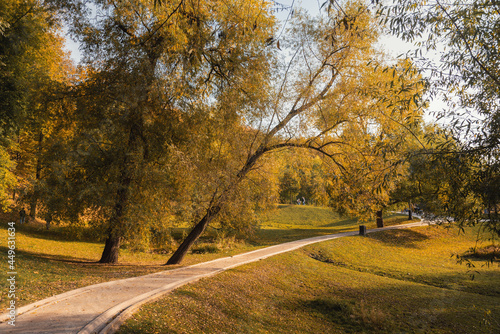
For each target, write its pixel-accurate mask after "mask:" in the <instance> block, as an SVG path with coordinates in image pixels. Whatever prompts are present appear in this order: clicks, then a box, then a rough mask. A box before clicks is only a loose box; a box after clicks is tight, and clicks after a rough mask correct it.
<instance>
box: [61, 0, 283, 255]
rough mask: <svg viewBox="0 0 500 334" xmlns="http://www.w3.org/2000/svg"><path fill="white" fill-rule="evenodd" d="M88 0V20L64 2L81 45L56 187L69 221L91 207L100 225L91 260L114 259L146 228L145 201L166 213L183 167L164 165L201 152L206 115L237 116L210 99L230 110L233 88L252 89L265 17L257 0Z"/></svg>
mask: <svg viewBox="0 0 500 334" xmlns="http://www.w3.org/2000/svg"><path fill="white" fill-rule="evenodd" d="M93 5H94V8H93V10H95V11H96V12H98V13H99V15H97V16H96V17H90V16H89V14H88V13H86V11H85V9H86V8H85V7H82V6H81V4H80V2H79V1H73V2H71V3H69V4H68V6H73V7H74V8H75V10H72V13H74V14H76V15H75V16H74V18H73V25H72V27H73V28H72V33H73V34H74V35H75V36H76V37H77V38H78V39H79V40H80V42H81V43H82V45H83V70H84V72H83V73H82V76H81V78H80V83H79V84H78V87H77V88H76V89H75V96H76V98H77V108H76V110H75V113H74V115H73V116H74V117H75V121H76V124H77V125H78V127H77V128H78V130H77V132H76V133H75V135H74V137H73V140H72V144H71V146H72V147H73V148H72V149H71V150H69V151H68V156H67V158H66V163H65V164H66V165H67V166H70V167H69V168H66V169H65V170H64V172H65V173H66V177H65V179H69V180H71V182H70V184H69V185H68V184H67V183H65V182H62V184H61V187H63V188H64V187H66V186H68V189H67V193H68V196H67V205H68V207H71V208H72V209H71V210H70V211H68V215H70V216H71V217H72V218H73V219H75V220H78V219H81V217H82V216H84V215H85V212H88V211H89V210H90V211H91V212H93V213H94V215H97V216H98V219H97V221H99V222H101V223H103V228H104V229H105V231H106V232H105V234H106V236H107V237H106V243H105V248H104V251H103V254H102V257H101V259H100V262H101V263H113V262H116V261H118V254H119V248H120V245H121V244H122V242H123V240H124V238H126V237H127V236H129V235H130V234H133V233H134V231H137V227H136V226H137V225H142V224H146V222H142V221H141V222H137V221H134V219H135V218H137V217H139V216H140V213H141V212H142V213H144V212H146V211H148V210H153V209H152V204H153V203H155V204H157V203H162V206H161V207H160V208H156V209H163V210H167V209H169V204H168V203H169V202H170V197H172V196H171V195H172V194H173V193H175V191H176V183H182V182H179V181H178V180H177V178H176V175H181V174H182V173H183V171H178V169H177V166H175V165H173V162H175V160H176V158H177V156H178V153H179V154H181V153H182V150H184V149H185V148H187V149H188V150H186V151H191V148H192V152H202V153H205V152H203V151H202V150H200V149H198V147H202V145H212V144H213V143H210V141H208V140H206V139H207V138H201V137H200V136H199V134H198V131H199V132H200V133H203V132H204V130H205V128H203V127H204V126H205V125H208V127H207V128H208V129H211V127H210V124H208V123H206V122H208V121H211V120H212V118H214V119H215V120H217V121H219V120H220V118H219V117H221V118H224V117H225V118H226V119H227V120H228V123H227V124H229V125H231V124H234V122H235V121H234V120H235V119H238V118H239V117H241V116H240V115H239V114H237V113H236V111H235V108H222V107H220V106H219V107H217V103H216V102H217V101H221V100H223V99H227V101H226V102H224V103H225V104H223V106H227V105H229V106H230V105H231V103H232V102H231V101H230V99H231V98H232V96H231V94H233V95H234V94H235V93H234V92H235V91H238V92H239V93H238V94H240V95H241V94H243V93H242V92H243V91H244V94H246V97H245V98H246V99H247V100H249V99H251V94H253V93H254V91H255V90H256V88H252V89H247V87H246V86H249V83H252V81H258V82H260V83H262V81H261V79H259V77H260V76H262V75H263V74H265V73H266V69H265V67H266V66H268V62H267V61H266V50H265V48H262V46H263V45H264V42H265V40H266V39H267V37H268V34H269V33H268V32H269V29H271V28H272V24H273V20H272V19H271V17H270V16H269V15H268V14H267V13H266V11H265V7H266V5H265V3H264V4H263V3H262V2H260V1H234V2H225V1H217V0H213V1H211V0H210V1H190V0H179V1H176V2H169V3H166V2H165V3H162V6H154V3H153V2H152V1H147V0H145V1H139V0H137V1H128V2H109V1H100V0H96V1H94V2H93ZM76 9H81V11H78V10H76ZM88 10H90V9H89V8H87V11H88ZM263 49H264V51H262V50H263ZM253 86H254V87H258V86H256V85H255V84H253ZM264 86H265V85H264ZM245 98H238V100H242V99H245ZM208 147H209V148H210V150H209V151H208V152H207V154H208V153H211V152H213V149H211V147H210V146H208ZM153 189H154V191H153ZM144 194H148V195H149V196H150V197H146V198H145V197H143V195H144ZM151 197H154V199H151ZM170 209H172V208H170ZM172 210H173V209H172ZM138 213H139V214H138Z"/></svg>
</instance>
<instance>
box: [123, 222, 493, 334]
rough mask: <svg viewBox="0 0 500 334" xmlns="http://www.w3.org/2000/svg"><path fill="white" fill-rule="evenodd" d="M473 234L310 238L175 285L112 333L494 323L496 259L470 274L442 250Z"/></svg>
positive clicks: (482, 329)
mask: <svg viewBox="0 0 500 334" xmlns="http://www.w3.org/2000/svg"><path fill="white" fill-rule="evenodd" d="M474 243H475V235H474V234H472V233H471V234H470V235H458V234H457V233H456V231H452V230H446V229H443V228H439V227H423V228H415V229H411V230H398V231H387V232H380V233H375V234H370V235H369V236H368V237H360V236H357V237H348V238H342V239H336V240H333V241H328V242H323V243H319V244H314V245H310V246H308V247H305V248H303V249H300V250H297V251H294V252H291V253H286V254H281V255H278V256H275V257H272V258H269V259H266V260H263V261H259V262H257V263H252V264H248V265H245V266H242V267H238V268H235V269H234V270H231V271H229V272H224V273H222V274H219V275H217V276H214V277H210V278H206V279H203V280H201V281H198V282H196V283H193V284H190V285H187V286H184V287H181V288H179V289H177V290H176V291H175V292H173V293H171V294H169V295H167V296H166V297H165V298H163V299H161V300H159V301H157V302H155V303H152V304H150V305H147V306H144V307H143V308H142V309H141V310H140V312H138V313H137V314H136V315H134V317H133V318H131V319H129V320H128V321H127V322H126V324H125V325H124V326H122V328H121V329H120V331H119V333H121V334H125V333H454V334H455V333H481V334H483V333H499V332H500V320H499V319H500V285H499V284H498V283H499V282H500V268H499V266H498V263H496V264H494V265H492V266H490V267H489V268H488V267H485V268H479V271H480V274H477V275H476V276H475V279H474V280H472V279H471V277H470V276H469V275H468V274H467V273H466V267H464V266H463V265H459V264H457V263H456V260H455V259H454V258H452V257H451V255H452V254H455V253H462V252H464V251H465V250H467V249H468V248H469V247H471V246H473V245H474ZM477 265H478V266H480V263H479V262H477Z"/></svg>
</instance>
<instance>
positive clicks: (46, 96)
mask: <svg viewBox="0 0 500 334" xmlns="http://www.w3.org/2000/svg"><path fill="white" fill-rule="evenodd" d="M60 28H61V24H60V18H59V17H58V14H57V8H56V7H55V6H53V4H52V2H51V1H35V0H22V1H14V0H6V1H3V2H2V4H0V159H1V160H2V163H1V164H0V166H1V167H0V169H1V171H0V201H1V202H2V204H3V205H2V206H3V207H4V208H5V207H6V205H7V202H6V201H5V200H6V198H7V196H9V197H14V196H12V194H16V192H17V194H18V195H23V194H25V193H26V189H28V188H30V187H35V183H36V182H33V181H32V180H31V179H30V178H31V177H34V178H36V177H35V174H37V175H39V173H40V169H41V165H40V164H37V163H34V164H35V165H38V166H37V167H36V169H38V171H36V172H35V171H34V169H35V167H33V163H32V161H33V160H36V159H39V154H38V153H37V152H35V151H38V152H39V151H40V147H38V148H37V149H35V148H34V147H33V141H38V142H39V143H41V141H42V139H41V137H43V133H42V132H43V131H46V130H47V127H46V125H47V123H48V122H50V117H51V116H50V115H49V114H50V113H49V112H47V110H48V108H52V107H53V106H50V107H49V105H50V104H52V105H53V104H54V100H57V98H53V97H54V94H55V93H54V92H55V91H56V90H59V89H60V88H61V87H57V88H56V86H64V85H66V84H67V81H68V80H67V76H66V74H67V73H68V70H69V69H70V67H71V66H70V64H69V62H68V60H67V56H66V55H65V53H64V52H63V51H62V50H63V39H62V38H61V37H60V36H59V31H60ZM50 96H51V97H52V100H51V97H50ZM34 131H36V132H38V133H36V134H35V133H33V132H34ZM27 141H30V142H31V143H29V144H28V143H27ZM36 156H38V158H35V157H36ZM15 185H18V187H17V188H16V187H15ZM18 197H19V196H18ZM34 197H35V196H33V198H34ZM22 200H26V197H24V198H22Z"/></svg>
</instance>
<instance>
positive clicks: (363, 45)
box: [167, 2, 419, 264]
mask: <svg viewBox="0 0 500 334" xmlns="http://www.w3.org/2000/svg"><path fill="white" fill-rule="evenodd" d="M287 34H288V36H289V37H288V38H285V37H283V38H280V39H279V40H274V43H276V47H277V48H283V50H286V51H289V54H290V55H289V57H283V58H282V59H281V61H282V62H281V64H280V65H279V66H278V67H277V71H276V73H275V74H274V76H273V78H274V82H273V83H274V87H272V89H273V90H272V91H271V93H270V94H262V95H261V96H258V97H259V98H260V99H261V100H262V102H261V103H260V104H255V103H254V104H253V105H252V107H253V109H252V110H251V113H249V114H247V115H246V122H247V124H248V125H249V126H251V127H252V128H254V129H255V130H256V132H255V136H254V137H253V139H252V141H250V142H248V143H247V145H246V147H247V149H246V150H245V156H246V158H245V159H244V160H242V161H240V162H239V166H238V167H237V168H236V169H234V171H233V172H231V174H230V175H228V177H227V180H228V181H227V182H226V183H225V184H222V186H220V187H217V188H216V189H215V191H214V192H213V193H212V196H211V198H212V200H211V202H210V203H209V204H208V205H207V207H206V209H205V214H204V216H203V217H202V218H201V219H200V220H199V221H198V223H197V224H196V225H195V226H194V228H193V230H192V231H191V232H190V233H189V235H188V236H187V237H186V239H185V240H184V241H183V243H182V244H181V245H180V246H179V248H178V249H177V251H176V252H175V253H174V254H173V255H172V257H171V258H170V259H169V260H168V262H167V264H177V263H179V262H180V261H182V259H183V257H184V256H185V255H186V253H187V252H188V250H189V249H190V247H191V246H192V245H193V243H194V242H195V241H196V240H197V239H198V238H199V237H200V235H202V233H203V232H204V230H205V229H206V227H207V226H208V225H209V224H210V223H211V222H212V221H213V220H214V219H216V218H217V216H218V214H219V213H220V212H221V210H222V209H223V208H224V206H225V204H226V203H227V201H228V200H229V198H230V197H231V196H232V194H233V192H234V191H235V190H236V189H238V187H239V186H240V185H241V183H242V182H244V180H246V178H247V177H248V176H249V175H251V174H252V172H253V170H254V169H255V168H256V167H258V166H259V165H260V163H261V161H262V158H263V157H266V156H269V155H270V154H271V153H272V152H276V151H279V150H282V149H285V148H295V149H309V150H314V151H317V152H320V153H321V154H323V155H324V156H327V157H329V158H330V159H331V161H332V163H333V164H334V165H336V167H337V170H339V173H341V171H342V170H345V169H346V166H344V164H343V162H344V161H343V159H344V158H347V157H348V156H349V155H350V154H351V152H352V151H353V146H352V144H353V143H356V142H357V139H358V138H359V136H366V137H367V138H369V139H367V141H366V142H367V143H369V142H371V144H370V145H375V144H374V143H373V142H374V141H377V138H379V136H376V135H375V134H378V133H377V132H378V131H379V130H380V129H382V130H380V132H381V134H382V136H381V137H382V138H383V137H384V136H387V137H389V136H390V128H391V129H393V128H394V127H395V125H398V126H400V125H401V124H403V123H412V122H413V121H414V119H415V118H418V116H419V110H418V108H411V107H409V103H410V102H411V97H413V96H414V94H409V92H410V91H412V90H415V89H417V90H419V89H418V87H415V86H416V85H418V83H419V80H418V78H416V79H415V78H414V79H411V78H409V79H407V76H406V74H408V75H409V76H410V75H411V74H412V71H411V70H410V69H409V68H407V67H406V68H404V69H403V70H398V69H396V68H395V69H394V71H393V72H392V71H391V73H390V78H391V82H393V81H392V76H393V75H394V76H395V75H396V73H397V74H398V78H399V80H398V81H397V84H394V82H393V84H392V86H391V85H389V82H386V83H387V85H386V84H380V83H379V81H378V80H377V78H378V77H379V76H380V75H381V74H382V69H380V70H378V71H375V65H374V64H373V65H371V66H366V64H367V63H369V61H370V60H373V58H376V57H375V55H376V53H374V51H373V49H372V45H373V43H374V42H375V40H376V37H377V26H376V24H375V22H374V20H373V17H372V15H371V14H370V12H369V10H368V9H367V7H366V6H365V5H363V4H362V3H360V2H352V3H347V4H346V5H345V6H344V7H343V8H341V7H338V6H337V7H335V6H329V7H328V11H327V15H325V16H320V17H318V18H315V19H312V18H309V17H307V16H306V15H305V14H302V13H297V14H296V15H295V18H294V20H293V22H291V28H290V29H289V30H288V31H287ZM269 41H270V43H271V42H273V40H272V39H270V40H269ZM384 74H387V75H388V73H387V71H386V72H384ZM401 92H408V94H396V93H401ZM389 97H390V98H389ZM389 124H390V125H392V127H390V128H389ZM389 146H390V145H387V147H386V148H389ZM358 152H359V153H360V155H362V156H364V155H368V154H371V153H372V152H371V151H370V152H367V151H366V150H364V148H363V147H360V148H359V151H358ZM348 160H349V159H348V158H347V160H346V161H345V162H346V163H348V162H349V161H348Z"/></svg>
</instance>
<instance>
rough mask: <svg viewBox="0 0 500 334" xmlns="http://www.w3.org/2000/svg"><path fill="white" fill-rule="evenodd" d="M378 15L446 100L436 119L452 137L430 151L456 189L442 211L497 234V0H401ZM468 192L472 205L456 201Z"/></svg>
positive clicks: (499, 107) (499, 10) (499, 90)
mask: <svg viewBox="0 0 500 334" xmlns="http://www.w3.org/2000/svg"><path fill="white" fill-rule="evenodd" d="M379 14H380V15H381V17H382V18H383V20H384V21H387V22H388V23H389V27H390V31H391V32H392V33H393V34H395V35H397V36H399V37H401V38H403V39H404V40H406V41H409V42H414V43H415V44H416V46H417V52H416V53H415V54H408V55H407V56H408V57H409V58H412V59H413V61H414V62H417V63H418V64H420V65H419V66H420V67H422V68H423V69H426V71H425V72H424V74H425V76H426V79H427V80H428V82H429V84H430V85H429V86H430V93H431V95H430V96H431V97H439V98H441V99H442V100H443V101H444V102H445V103H446V107H445V108H443V109H442V110H440V111H437V112H436V116H437V117H439V118H441V119H444V120H446V121H445V122H443V124H444V125H443V126H444V127H445V128H446V130H447V131H448V132H449V133H451V134H452V135H453V136H451V137H450V138H451V140H450V141H449V143H445V144H444V145H442V146H441V148H440V147H437V149H436V150H435V152H434V153H435V155H434V156H429V157H430V158H431V159H430V160H431V161H432V160H433V159H435V160H436V163H443V164H446V165H447V166H448V170H449V172H448V173H446V175H445V176H450V178H449V179H448V180H446V181H447V182H448V183H449V184H453V185H454V186H455V187H456V189H457V192H456V193H455V194H454V195H455V196H453V197H454V201H453V202H454V203H452V202H450V203H448V205H447V206H446V210H447V212H446V216H452V217H455V218H456V219H457V220H458V221H459V222H460V223H459V224H460V225H462V226H463V225H469V224H470V225H475V224H484V225H485V228H486V230H487V231H489V232H491V233H492V234H493V235H496V236H497V237H498V236H500V215H499V204H500V198H499V196H498V187H499V186H500V185H499V183H498V180H499V179H500V176H499V175H500V174H499V170H500V166H499V163H498V159H499V152H500V150H499V147H500V146H499V144H500V131H499V129H500V126H499V124H500V123H499V120H500V105H499V101H500V100H499V96H500V73H499V70H498V69H499V64H500V53H499V44H498V43H499V40H500V39H499V37H500V36H499V34H500V29H499V22H500V6H499V3H498V2H496V1H441V0H433V1H420V0H404V1H394V2H392V3H391V2H387V3H383V5H381V6H380V10H379ZM428 51H430V52H428ZM436 51H437V52H439V56H438V57H436V56H432V55H434V54H436V53H437V52H436ZM452 146H454V147H452ZM450 148H451V149H450ZM439 154H440V155H441V156H442V157H441V158H442V161H441V162H440V161H439V160H440V159H441V158H439V157H437V155H439ZM450 154H451V155H454V159H450ZM453 160H454V161H455V164H452V161H453ZM431 163H432V162H431ZM450 168H451V169H450ZM453 197H451V198H453ZM468 197H473V198H476V199H478V200H477V201H476V204H477V205H476V206H464V205H462V204H463V203H464V202H466V201H467V198H468ZM451 198H450V200H451ZM479 199H480V200H479ZM485 209H486V212H488V213H489V214H488V219H487V220H485V219H484V218H485V217H484V210H485Z"/></svg>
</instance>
